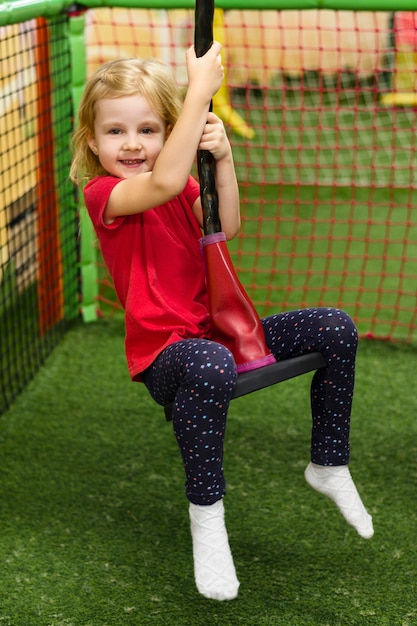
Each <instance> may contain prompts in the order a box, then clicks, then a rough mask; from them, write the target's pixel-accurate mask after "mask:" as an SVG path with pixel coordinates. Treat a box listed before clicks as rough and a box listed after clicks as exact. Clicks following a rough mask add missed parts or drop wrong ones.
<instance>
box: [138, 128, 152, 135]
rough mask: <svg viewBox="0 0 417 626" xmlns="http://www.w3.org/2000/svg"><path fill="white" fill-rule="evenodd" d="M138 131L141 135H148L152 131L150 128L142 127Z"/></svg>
mask: <svg viewBox="0 0 417 626" xmlns="http://www.w3.org/2000/svg"><path fill="white" fill-rule="evenodd" d="M140 132H141V133H142V135H150V134H151V133H152V128H142V130H141V131H140Z"/></svg>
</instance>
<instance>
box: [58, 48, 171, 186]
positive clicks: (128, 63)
mask: <svg viewBox="0 0 417 626" xmlns="http://www.w3.org/2000/svg"><path fill="white" fill-rule="evenodd" d="M131 95H140V96H143V97H144V98H146V100H147V101H148V102H149V104H150V105H151V106H152V107H154V109H155V111H156V113H157V114H158V115H159V116H160V117H161V119H162V120H163V121H164V122H165V123H166V126H167V132H169V131H170V130H172V128H173V126H174V125H175V123H176V121H177V119H178V115H179V112H180V108H181V97H180V91H179V89H178V87H177V85H176V83H175V80H174V78H173V76H172V73H171V70H170V68H169V67H168V66H167V65H166V64H165V63H162V61H159V60H158V59H134V58H132V59H118V60H115V61H109V62H108V63H105V64H104V65H102V66H101V67H100V68H99V69H98V70H97V71H96V72H95V73H94V74H93V75H92V76H91V78H90V79H89V80H88V81H87V83H86V86H85V89H84V92H83V95H82V98H81V102H80V106H79V110H78V126H77V129H76V131H75V132H74V134H73V136H72V140H71V147H72V153H73V160H72V164H71V169H70V178H71V180H72V181H73V182H74V183H75V184H77V185H81V184H82V183H83V182H86V181H89V180H91V179H92V178H94V177H95V176H100V175H104V174H106V173H107V172H106V171H105V170H104V169H103V167H102V166H101V164H100V161H99V159H98V157H97V156H96V155H95V154H94V153H93V152H92V150H91V149H90V147H89V145H88V141H89V139H91V138H92V137H94V119H95V105H96V102H97V101H98V100H101V99H102V98H122V97H124V96H131Z"/></svg>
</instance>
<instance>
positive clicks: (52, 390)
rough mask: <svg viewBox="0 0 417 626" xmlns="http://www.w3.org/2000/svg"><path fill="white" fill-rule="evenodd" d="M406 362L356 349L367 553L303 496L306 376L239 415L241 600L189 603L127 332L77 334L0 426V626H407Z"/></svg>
mask: <svg viewBox="0 0 417 626" xmlns="http://www.w3.org/2000/svg"><path fill="white" fill-rule="evenodd" d="M416 359H417V350H416V348H415V347H412V346H405V345H393V344H388V343H380V342H366V341H362V342H361V345H360V350H359V355H358V367H357V390H356V398H355V402H354V411H353V416H352V458H351V470H352V474H353V476H354V478H355V480H356V482H357V485H358V488H359V490H360V492H361V494H362V496H363V498H364V501H365V503H366V505H367V506H368V508H369V510H370V512H371V513H372V515H373V517H374V524H375V536H374V538H373V539H372V540H370V541H365V540H363V539H361V538H360V537H359V536H358V535H357V534H356V533H355V531H354V530H353V529H352V528H351V527H350V526H348V525H347V524H346V523H345V522H344V520H343V518H342V517H341V515H340V514H339V513H338V511H337V510H336V508H335V507H334V505H332V503H331V502H330V501H327V499H325V498H323V497H322V496H320V495H319V494H317V493H316V492H314V491H312V490H311V489H310V488H309V487H308V486H307V485H306V483H305V482H304V479H303V470H304V467H305V465H306V464H307V462H308V459H309V439H310V417H309V397H308V395H309V394H308V391H309V383H310V377H311V375H306V376H304V377H300V378H298V379H295V380H292V381H288V382H286V383H283V384H281V385H278V386H276V387H273V388H269V389H268V390H265V391H262V392H258V393H256V394H252V395H250V396H246V397H245V398H241V399H238V400H234V401H233V403H232V406H231V410H230V415H229V423H228V431H227V435H226V457H225V470H226V476H227V480H228V494H227V496H226V500H225V505H226V515H227V523H228V528H229V534H230V542H231V546H232V550H233V553H234V557H235V562H236V568H237V572H238V575H239V578H240V581H241V588H240V593H239V597H238V599H237V600H235V601H232V602H229V603H218V602H215V601H209V600H206V599H204V598H203V597H202V596H200V595H199V594H198V592H197V591H196V588H195V585H194V579H193V565H192V555H191V538H190V534H189V527H188V513H187V502H186V500H185V497H184V491H183V483H184V476H183V469H182V465H181V462H180V456H179V452H178V450H177V448H176V443H175V440H174V437H173V434H172V431H171V425H170V424H168V423H167V422H165V419H164V415H163V411H162V409H161V408H159V407H158V406H156V405H155V404H154V403H153V401H152V400H151V399H150V397H149V396H148V394H147V392H146V390H145V388H144V387H143V386H142V385H138V384H133V383H131V382H130V381H129V379H128V375H127V369H126V365H125V361H124V352H123V325H122V322H121V321H119V320H113V321H100V322H98V323H96V324H93V325H81V324H79V325H76V326H75V328H74V329H73V330H71V331H70V332H69V333H68V334H67V335H66V336H65V338H64V339H63V341H62V342H61V343H60V345H59V346H58V347H57V348H56V349H55V351H54V353H53V354H52V356H50V357H49V358H48V360H47V362H46V365H45V366H44V367H43V368H42V369H41V371H40V372H39V373H38V374H37V375H36V377H35V378H34V380H33V381H32V382H31V383H30V384H29V386H28V387H27V389H26V390H25V391H24V392H23V393H22V394H21V395H20V396H19V397H18V399H17V400H16V402H15V403H14V404H13V406H12V408H11V409H10V410H9V411H8V412H6V413H5V414H4V415H3V417H2V419H1V420H0V451H1V459H2V462H1V470H0V471H1V480H0V490H1V493H0V503H1V506H0V528H1V532H0V555H1V567H0V625H1V626H3V625H10V626H64V625H65V626H110V625H116V626H118V625H120V626H128V625H135V626H136V625H137V626H142V625H148V624H149V625H151V624H155V625H159V624H161V625H164V626H165V625H171V624H172V625H173V626H182V625H183V626H193V625H201V626H206V625H207V624H217V625H221V626H227V625H239V624H242V625H253V626H260V625H263V626H272V625H279V626H412V625H415V624H416V623H417V603H416V597H417V595H416V561H417V547H416V541H415V537H416V531H415V529H416V526H417V509H416V506H415V494H416V487H417V485H416V483H417V471H416V453H417V397H416V394H415V380H414V379H415V372H416V362H417V360H416Z"/></svg>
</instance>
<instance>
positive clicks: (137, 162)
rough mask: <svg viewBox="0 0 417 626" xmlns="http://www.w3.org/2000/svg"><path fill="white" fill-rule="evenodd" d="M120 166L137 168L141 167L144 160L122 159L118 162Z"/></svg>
mask: <svg viewBox="0 0 417 626" xmlns="http://www.w3.org/2000/svg"><path fill="white" fill-rule="evenodd" d="M120 163H121V164H122V165H126V166H127V167H137V166H138V165H142V163H145V161H144V159H124V160H120Z"/></svg>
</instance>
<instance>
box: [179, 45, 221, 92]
mask: <svg viewBox="0 0 417 626" xmlns="http://www.w3.org/2000/svg"><path fill="white" fill-rule="evenodd" d="M221 49H222V46H221V44H220V43H219V42H218V41H213V43H212V45H211V47H210V48H209V50H208V51H207V52H206V53H205V54H204V55H203V56H201V57H197V56H196V53H195V48H194V46H191V47H190V48H189V49H188V50H187V55H186V59H187V72H188V88H189V89H195V90H197V91H198V93H199V94H201V95H202V96H206V97H207V98H208V99H209V100H210V99H211V98H212V96H214V94H215V93H216V92H217V91H218V89H219V88H220V85H221V84H222V82H223V78H224V68H223V65H222V59H221V56H220V51H221Z"/></svg>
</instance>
